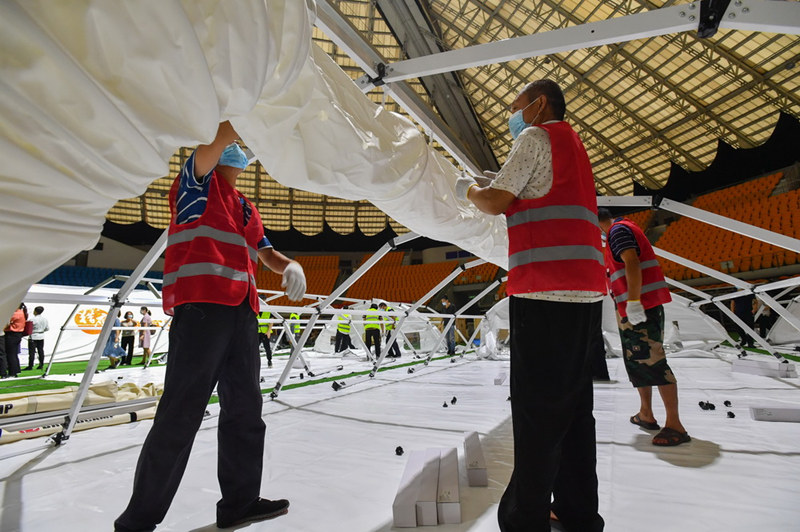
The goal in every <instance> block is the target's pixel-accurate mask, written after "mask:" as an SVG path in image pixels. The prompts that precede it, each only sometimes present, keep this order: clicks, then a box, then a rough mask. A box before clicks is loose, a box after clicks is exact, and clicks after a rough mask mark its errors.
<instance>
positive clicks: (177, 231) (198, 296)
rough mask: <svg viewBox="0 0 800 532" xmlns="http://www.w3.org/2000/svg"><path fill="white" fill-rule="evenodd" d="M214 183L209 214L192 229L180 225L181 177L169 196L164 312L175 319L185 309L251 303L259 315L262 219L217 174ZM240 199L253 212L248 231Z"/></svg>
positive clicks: (189, 226) (185, 225) (195, 223)
mask: <svg viewBox="0 0 800 532" xmlns="http://www.w3.org/2000/svg"><path fill="white" fill-rule="evenodd" d="M210 179H211V182H210V183H209V190H208V201H207V203H206V208H205V211H204V212H203V214H202V216H200V218H197V219H195V220H192V221H191V222H189V223H185V224H180V225H178V224H176V223H175V216H176V212H175V208H176V207H175V206H176V196H177V192H178V186H179V180H180V177H178V178H176V179H175V181H174V182H173V183H172V188H171V189H170V191H169V204H170V210H171V211H172V220H171V223H170V225H169V237H168V239H167V251H166V253H165V255H164V284H163V292H162V297H163V298H164V300H163V306H164V312H166V313H167V314H170V315H171V314H172V312H173V309H174V308H175V307H176V306H178V305H181V304H184V303H217V304H220V305H231V306H234V305H238V304H240V303H241V302H242V301H243V300H244V298H245V297H249V302H250V306H251V307H252V308H253V312H255V313H258V311H259V303H258V293H257V292H256V277H255V276H256V272H257V271H258V270H257V268H258V244H259V242H260V241H261V239H262V238H263V237H264V226H263V225H262V224H261V216H259V214H258V211H257V210H256V208H255V207H254V206H253V205H252V204H251V203H250V202H249V201H248V200H247V198H244V196H242V194H241V193H240V192H239V191H238V190H236V189H235V188H234V187H232V186H231V185H230V183H228V182H227V181H225V180H224V179H222V178H221V177H218V176H217V175H216V172H215V173H213V174H212V175H211V178H210ZM239 198H244V201H247V203H248V204H249V205H250V209H251V211H252V215H251V216H250V221H249V222H248V223H247V226H244V225H243V224H244V220H243V216H242V204H241V202H240V200H239Z"/></svg>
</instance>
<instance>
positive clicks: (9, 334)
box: [0, 331, 22, 377]
mask: <svg viewBox="0 0 800 532" xmlns="http://www.w3.org/2000/svg"><path fill="white" fill-rule="evenodd" d="M21 343H22V333H21V332H14V331H6V335H5V344H6V345H5V347H6V360H7V361H8V374H9V375H11V376H12V377H16V376H17V375H19V372H20V368H19V345H20V344H21ZM0 373H2V374H3V375H5V372H0Z"/></svg>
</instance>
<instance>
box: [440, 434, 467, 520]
mask: <svg viewBox="0 0 800 532" xmlns="http://www.w3.org/2000/svg"><path fill="white" fill-rule="evenodd" d="M438 491H439V495H438V497H437V499H436V500H437V502H436V510H437V513H438V514H439V524H440V525H451V524H460V523H461V498H460V494H459V489H458V450H457V449H456V448H455V447H451V448H450V449H442V453H441V458H440V460H439V488H438Z"/></svg>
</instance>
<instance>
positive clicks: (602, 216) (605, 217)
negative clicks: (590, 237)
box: [597, 207, 614, 222]
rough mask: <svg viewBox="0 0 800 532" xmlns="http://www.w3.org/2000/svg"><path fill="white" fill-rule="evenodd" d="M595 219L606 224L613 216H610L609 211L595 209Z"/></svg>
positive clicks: (603, 208)
mask: <svg viewBox="0 0 800 532" xmlns="http://www.w3.org/2000/svg"><path fill="white" fill-rule="evenodd" d="M597 219H598V220H600V221H601V222H607V221H609V220H613V219H614V215H613V214H611V211H609V210H608V209H606V208H605V207H601V208H599V209H597Z"/></svg>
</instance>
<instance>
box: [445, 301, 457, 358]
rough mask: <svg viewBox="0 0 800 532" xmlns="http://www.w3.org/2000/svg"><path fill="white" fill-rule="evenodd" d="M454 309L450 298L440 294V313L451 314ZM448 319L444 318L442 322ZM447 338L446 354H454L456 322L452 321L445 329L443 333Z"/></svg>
mask: <svg viewBox="0 0 800 532" xmlns="http://www.w3.org/2000/svg"><path fill="white" fill-rule="evenodd" d="M455 311H456V307H455V306H454V305H453V304H452V303H450V299H449V298H448V297H447V296H442V314H453V313H454V312H455ZM449 320H450V318H445V319H444V320H442V323H444V324H445V325H446V324H447V322H448V321H449ZM445 337H446V339H447V354H448V355H455V354H456V322H455V320H454V321H453V324H452V325H451V326H450V328H449V329H447V334H446V335H445Z"/></svg>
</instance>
